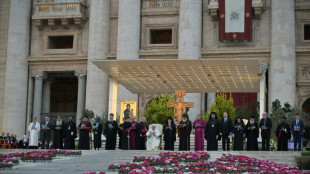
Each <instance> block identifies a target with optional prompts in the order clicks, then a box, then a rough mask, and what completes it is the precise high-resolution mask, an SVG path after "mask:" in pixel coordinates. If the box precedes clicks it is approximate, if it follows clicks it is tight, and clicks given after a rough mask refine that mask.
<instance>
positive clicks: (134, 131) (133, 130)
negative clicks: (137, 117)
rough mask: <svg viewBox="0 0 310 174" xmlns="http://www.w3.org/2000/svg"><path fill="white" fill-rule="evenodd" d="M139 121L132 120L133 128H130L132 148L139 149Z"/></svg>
mask: <svg viewBox="0 0 310 174" xmlns="http://www.w3.org/2000/svg"><path fill="white" fill-rule="evenodd" d="M137 126H138V122H136V121H132V122H131V129H130V149H131V150H136V149H137V147H136V146H137V139H138V130H137Z"/></svg>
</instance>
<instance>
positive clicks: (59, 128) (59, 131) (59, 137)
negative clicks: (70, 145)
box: [53, 120, 64, 149]
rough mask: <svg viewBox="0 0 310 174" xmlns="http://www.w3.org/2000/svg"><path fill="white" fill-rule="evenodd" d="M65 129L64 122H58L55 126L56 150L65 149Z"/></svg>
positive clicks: (54, 144)
mask: <svg viewBox="0 0 310 174" xmlns="http://www.w3.org/2000/svg"><path fill="white" fill-rule="evenodd" d="M63 128H64V122H63V121H62V120H56V122H55V124H54V141H53V147H54V149H62V148H63Z"/></svg>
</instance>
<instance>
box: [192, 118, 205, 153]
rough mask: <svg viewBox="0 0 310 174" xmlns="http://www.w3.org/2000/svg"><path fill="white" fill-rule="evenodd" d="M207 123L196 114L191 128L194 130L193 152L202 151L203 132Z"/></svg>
mask: <svg viewBox="0 0 310 174" xmlns="http://www.w3.org/2000/svg"><path fill="white" fill-rule="evenodd" d="M206 126H207V123H206V122H205V121H204V120H203V119H202V118H201V116H200V114H197V117H196V120H195V121H194V124H193V128H194V129H195V151H203V150H204V146H205V144H204V140H205V139H204V130H205V127H206Z"/></svg>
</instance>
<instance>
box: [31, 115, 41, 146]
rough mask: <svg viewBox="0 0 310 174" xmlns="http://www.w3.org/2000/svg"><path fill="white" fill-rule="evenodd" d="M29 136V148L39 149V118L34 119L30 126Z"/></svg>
mask: <svg viewBox="0 0 310 174" xmlns="http://www.w3.org/2000/svg"><path fill="white" fill-rule="evenodd" d="M28 131H29V133H30V136H29V146H30V147H31V148H32V149H34V148H35V149H37V148H38V145H39V133H40V123H38V122H37V117H33V119H32V123H30V124H29V126H28Z"/></svg>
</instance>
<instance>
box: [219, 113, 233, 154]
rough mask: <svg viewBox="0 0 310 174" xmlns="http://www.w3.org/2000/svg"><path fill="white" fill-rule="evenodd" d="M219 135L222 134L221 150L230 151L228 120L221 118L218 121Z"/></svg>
mask: <svg viewBox="0 0 310 174" xmlns="http://www.w3.org/2000/svg"><path fill="white" fill-rule="evenodd" d="M220 133H222V135H221V137H222V148H223V150H224V151H225V150H228V151H229V150H230V138H229V136H230V134H231V133H232V121H231V119H230V118H223V119H222V120H221V121H220Z"/></svg>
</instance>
